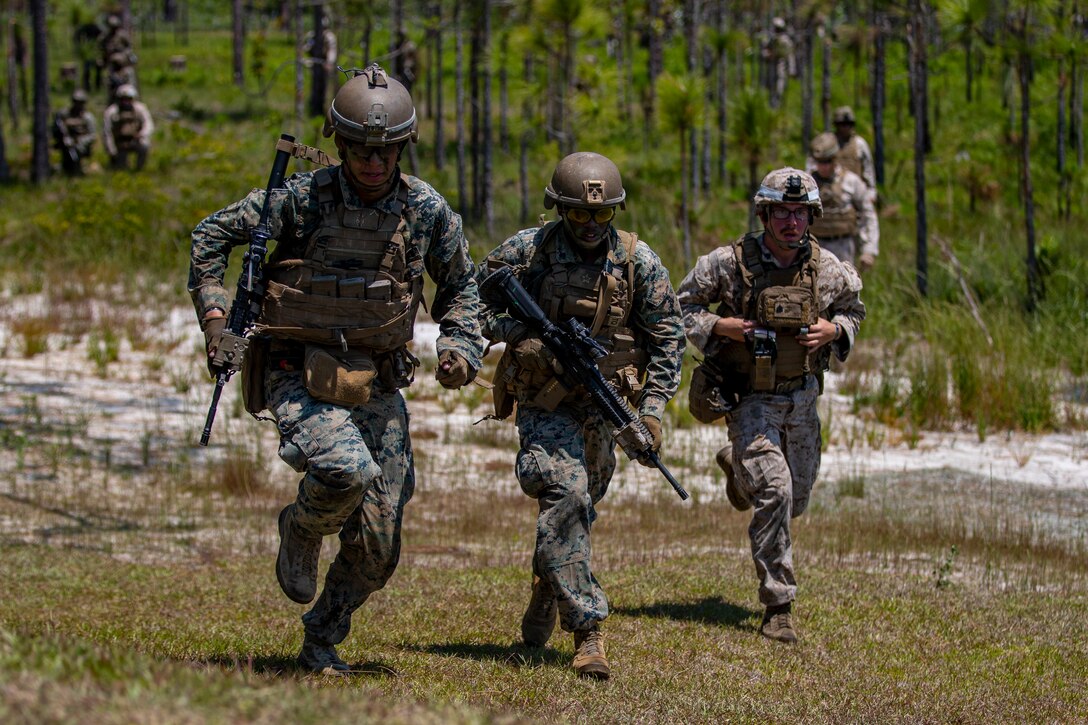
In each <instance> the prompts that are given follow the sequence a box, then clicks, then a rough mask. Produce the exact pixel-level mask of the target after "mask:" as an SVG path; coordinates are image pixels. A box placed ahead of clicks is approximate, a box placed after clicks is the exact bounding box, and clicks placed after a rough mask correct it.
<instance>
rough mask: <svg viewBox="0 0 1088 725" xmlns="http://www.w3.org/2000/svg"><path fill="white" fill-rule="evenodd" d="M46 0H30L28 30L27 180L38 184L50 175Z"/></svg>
mask: <svg viewBox="0 0 1088 725" xmlns="http://www.w3.org/2000/svg"><path fill="white" fill-rule="evenodd" d="M45 6H46V0H31V3H30V34H31V52H32V53H33V55H34V145H33V150H32V152H31V159H30V180H31V181H32V182H34V183H35V184H40V183H42V182H43V181H45V180H46V179H47V178H48V177H49V54H48V52H47V47H46V44H47V43H48V42H49V40H48V35H47V33H46V27H45V16H46V12H47V9H46V7H45Z"/></svg>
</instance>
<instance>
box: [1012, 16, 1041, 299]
mask: <svg viewBox="0 0 1088 725" xmlns="http://www.w3.org/2000/svg"><path fill="white" fill-rule="evenodd" d="M1026 24H1027V23H1026V20H1025V25H1026ZM1023 32H1024V35H1025V36H1026V35H1027V30H1026V28H1025V29H1024V31H1023ZM1021 40H1022V41H1025V45H1024V46H1023V47H1024V49H1023V50H1021V51H1020V54H1019V63H1017V70H1018V76H1019V80H1020V178H1021V181H1022V184H1023V194H1024V233H1025V235H1026V236H1027V247H1028V256H1027V284H1028V304H1027V308H1028V311H1029V312H1034V311H1035V308H1036V305H1037V304H1038V302H1039V300H1041V299H1042V296H1043V286H1042V279H1041V278H1040V276H1039V264H1038V260H1037V259H1036V257H1035V192H1034V190H1033V189H1032V184H1031V137H1030V135H1029V128H1028V122H1029V121H1030V119H1031V56H1030V55H1029V53H1028V50H1027V49H1026V41H1027V38H1026V37H1022V38H1021Z"/></svg>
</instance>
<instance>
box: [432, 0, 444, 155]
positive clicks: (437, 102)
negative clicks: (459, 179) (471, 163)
mask: <svg viewBox="0 0 1088 725" xmlns="http://www.w3.org/2000/svg"><path fill="white" fill-rule="evenodd" d="M432 7H433V10H432V12H433V13H434V16H435V18H436V19H437V20H438V23H437V24H436V26H435V29H434V59H433V60H432V61H431V65H432V66H433V67H434V165H435V168H436V169H438V170H439V171H442V170H443V169H444V168H446V131H445V126H444V124H443V120H444V119H443V114H444V109H443V107H442V36H443V33H442V3H441V1H440V0H436V1H435V3H434V5H433V6H432Z"/></svg>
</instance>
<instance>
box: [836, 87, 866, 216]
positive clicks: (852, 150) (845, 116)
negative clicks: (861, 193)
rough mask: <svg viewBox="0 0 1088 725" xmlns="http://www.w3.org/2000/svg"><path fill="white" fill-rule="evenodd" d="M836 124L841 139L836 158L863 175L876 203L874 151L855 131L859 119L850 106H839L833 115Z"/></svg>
mask: <svg viewBox="0 0 1088 725" xmlns="http://www.w3.org/2000/svg"><path fill="white" fill-rule="evenodd" d="M831 122H832V123H833V124H834V125H835V137H836V138H837V139H838V141H839V153H838V154H837V155H836V157H835V160H836V161H837V162H838V163H839V165H840V166H842V167H843V168H844V169H846V170H848V171H853V172H854V173H855V174H857V175H858V176H860V177H861V180H862V181H864V182H865V185H866V186H868V187H869V196H870V198H871V199H872V201H873V204H874V205H875V204H876V166H875V165H874V164H873V152H872V151H871V150H870V149H869V143H868V142H867V141H866V140H865V139H863V138H862V137H861V136H859V135H857V133H855V132H854V127H855V126H856V125H857V119H856V118H855V117H854V109H852V108H850V106H839V107H838V108H836V109H835V113H834V114H832V116H831Z"/></svg>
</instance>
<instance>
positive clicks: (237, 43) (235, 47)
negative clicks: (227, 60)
mask: <svg viewBox="0 0 1088 725" xmlns="http://www.w3.org/2000/svg"><path fill="white" fill-rule="evenodd" d="M244 12H245V11H244V10H243V7H242V0H232V2H231V4H230V19H231V41H232V42H231V50H232V53H231V71H232V75H233V78H234V85H236V86H238V87H239V88H241V87H242V86H244V85H245V43H246V30H245V24H244V21H243V18H244V17H245V16H244Z"/></svg>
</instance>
